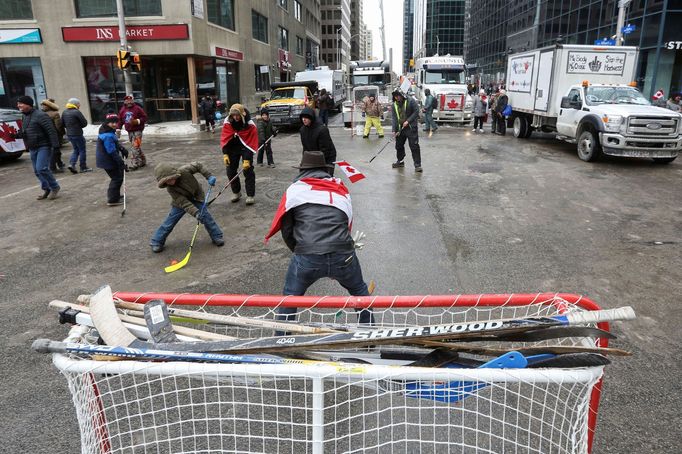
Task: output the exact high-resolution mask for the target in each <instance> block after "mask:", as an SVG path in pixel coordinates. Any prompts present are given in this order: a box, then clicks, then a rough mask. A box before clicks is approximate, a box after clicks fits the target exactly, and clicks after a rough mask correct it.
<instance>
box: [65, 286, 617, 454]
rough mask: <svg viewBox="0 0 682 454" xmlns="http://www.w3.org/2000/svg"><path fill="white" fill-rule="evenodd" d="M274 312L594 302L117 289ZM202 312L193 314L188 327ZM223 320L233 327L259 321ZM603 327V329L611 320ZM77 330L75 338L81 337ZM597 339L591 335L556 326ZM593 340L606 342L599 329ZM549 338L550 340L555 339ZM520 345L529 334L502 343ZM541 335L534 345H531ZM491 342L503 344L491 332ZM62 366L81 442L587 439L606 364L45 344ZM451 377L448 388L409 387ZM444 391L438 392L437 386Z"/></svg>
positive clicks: (574, 449)
mask: <svg viewBox="0 0 682 454" xmlns="http://www.w3.org/2000/svg"><path fill="white" fill-rule="evenodd" d="M159 296H161V297H162V298H163V299H165V300H166V302H167V303H169V304H178V305H180V304H182V305H193V306H196V307H194V308H193V309H200V310H207V311H209V312H220V313H226V314H231V315H238V316H239V315H241V316H245V315H246V316H249V317H254V316H257V317H263V318H265V319H273V318H274V314H275V310H276V308H277V307H281V306H292V307H298V308H299V314H298V316H299V320H301V321H306V322H317V323H327V322H334V323H348V324H353V323H356V320H357V312H356V310H357V309H362V308H366V307H371V308H372V309H373V311H374V314H375V319H376V323H377V325H382V326H408V325H409V326H414V325H416V324H419V325H427V324H441V323H450V322H452V323H459V322H469V321H477V320H490V319H500V318H517V317H527V316H545V315H557V314H564V313H566V312H570V311H581V310H594V309H598V306H596V305H595V304H594V303H592V302H591V301H589V300H588V299H586V298H582V297H578V296H575V295H563V294H562V295H560V294H537V295H475V296H466V295H460V296H452V295H449V296H430V297H359V298H358V297H351V298H345V297H319V298H317V297H282V296H241V295H175V294H163V295H159V294H134V293H121V292H119V293H118V294H116V297H117V298H119V299H120V300H125V301H137V302H146V301H149V300H151V299H157V298H158V297H159ZM196 326H197V325H193V327H195V328H196ZM204 327H205V328H206V329H212V330H220V331H222V332H224V333H226V334H229V335H236V336H239V337H257V336H271V335H272V334H273V333H272V331H269V330H267V329H261V328H259V329H244V328H238V329H237V328H234V329H230V330H225V329H224V328H222V327H216V326H214V325H205V326H204ZM599 327H601V328H606V329H608V326H607V325H606V324H599ZM84 331H85V330H84V329H80V330H78V329H74V330H73V331H72V335H71V339H70V340H75V341H85V339H84V338H86V337H87V336H86V335H84ZM562 342H563V343H564V344H567V345H569V344H570V345H591V346H594V345H595V341H594V340H593V339H584V338H571V339H562ZM598 342H601V344H600V345H601V346H606V345H605V342H604V341H598ZM552 344H557V342H556V341H552ZM506 345H507V346H515V348H518V347H520V346H523V345H524V344H506ZM533 345H537V344H533ZM497 346H499V344H498V345H497ZM54 363H55V365H56V366H57V367H58V368H59V369H60V370H61V372H62V373H63V374H64V376H65V377H66V378H67V381H68V386H69V389H70V391H71V393H72V397H73V402H74V404H75V407H76V412H77V417H78V421H79V425H80V428H81V443H82V452H83V453H147V452H155V453H156V452H164V453H165V452H169V453H170V452H193V453H209V452H211V453H213V452H221V453H244V452H248V453H292V454H302V453H315V454H317V453H327V452H335V453H360V452H362V453H367V452H369V453H381V452H393V453H412V452H420V453H436V452H470V451H471V452H473V451H475V452H489V453H498V452H533V453H585V452H589V449H590V444H591V437H592V433H593V431H594V425H595V421H596V411H597V406H598V402H599V390H600V385H601V377H602V373H603V369H602V368H601V367H589V368H571V369H559V368H551V369H550V368H547V369H454V368H422V367H408V366H395V365H391V366H387V365H366V364H361V365H360V364H357V365H321V364H287V365H270V364H267V365H257V364H199V363H186V362H146V361H95V360H91V359H84V358H80V357H77V356H71V355H54ZM414 384H417V387H418V388H419V387H423V389H430V388H432V387H438V386H442V385H443V384H448V386H447V387H446V391H445V392H444V397H445V398H444V399H443V398H441V399H438V398H434V395H429V393H428V392H427V393H426V394H418V393H415V392H414V388H410V386H414ZM441 397H443V395H441Z"/></svg>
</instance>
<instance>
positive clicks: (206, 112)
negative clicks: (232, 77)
mask: <svg viewBox="0 0 682 454" xmlns="http://www.w3.org/2000/svg"><path fill="white" fill-rule="evenodd" d="M199 109H200V110H201V115H202V116H203V117H204V121H205V122H206V132H210V133H215V101H214V100H213V98H211V97H210V96H208V95H206V96H204V99H202V100H201V103H200V104H199Z"/></svg>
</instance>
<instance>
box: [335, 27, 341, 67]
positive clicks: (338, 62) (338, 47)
mask: <svg viewBox="0 0 682 454" xmlns="http://www.w3.org/2000/svg"><path fill="white" fill-rule="evenodd" d="M341 30H342V28H341V27H339V28H338V29H337V30H336V34H337V37H336V56H337V59H336V69H341Z"/></svg>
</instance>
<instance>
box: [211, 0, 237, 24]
mask: <svg viewBox="0 0 682 454" xmlns="http://www.w3.org/2000/svg"><path fill="white" fill-rule="evenodd" d="M206 9H207V10H208V11H207V12H208V21H209V22H211V23H213V24H216V25H220V26H221V27H225V28H227V29H230V30H234V1H233V0H206Z"/></svg>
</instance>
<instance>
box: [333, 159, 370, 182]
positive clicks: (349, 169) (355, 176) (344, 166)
mask: <svg viewBox="0 0 682 454" xmlns="http://www.w3.org/2000/svg"><path fill="white" fill-rule="evenodd" d="M334 164H336V165H337V166H339V169H341V170H343V173H344V174H345V175H346V176H347V177H348V179H349V180H350V182H351V183H357V182H358V181H360V180H362V179H363V178H365V175H364V174H363V173H362V172H360V171H359V170H358V169H356V168H355V167H353V166H352V165H350V164H349V163H348V161H334Z"/></svg>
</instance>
